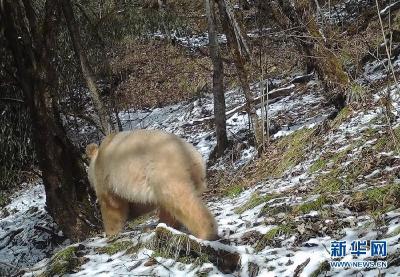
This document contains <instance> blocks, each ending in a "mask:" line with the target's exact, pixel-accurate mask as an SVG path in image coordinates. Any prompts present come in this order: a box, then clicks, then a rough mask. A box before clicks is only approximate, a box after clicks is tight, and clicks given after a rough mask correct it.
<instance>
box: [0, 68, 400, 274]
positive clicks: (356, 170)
mask: <svg viewBox="0 0 400 277" xmlns="http://www.w3.org/2000/svg"><path fill="white" fill-rule="evenodd" d="M395 69H396V70H398V69H399V67H398V63H397V62H395ZM362 78H363V79H368V78H370V79H374V80H383V79H384V78H385V74H384V72H383V71H382V69H380V67H379V64H377V63H376V64H375V65H374V64H373V63H371V64H368V65H367V66H366V67H365V73H364V75H363V77H362ZM294 80H296V78H294V76H292V77H288V78H284V79H280V80H272V82H273V84H274V86H275V89H273V90H271V91H270V95H271V97H272V96H276V95H277V94H280V96H279V97H277V98H275V99H272V101H271V103H270V104H269V108H268V111H269V117H270V120H271V125H273V126H276V127H274V128H272V129H274V132H273V133H272V135H271V143H270V145H269V146H268V147H267V149H266V153H265V155H264V156H262V157H259V158H258V157H257V153H256V151H255V149H254V147H252V146H250V143H249V142H248V138H247V136H246V134H247V131H246V130H247V129H248V118H247V116H246V114H245V113H244V112H243V111H242V109H238V110H235V107H237V106H238V105H239V104H240V103H243V99H242V97H241V95H240V93H239V92H238V91H237V90H232V91H229V92H227V93H226V97H227V110H228V112H227V114H229V115H230V117H229V119H228V122H227V125H228V131H229V137H230V139H231V140H232V141H233V142H234V145H236V146H237V147H233V149H235V150H231V151H228V152H227V154H226V155H225V156H224V157H223V158H221V159H220V160H217V161H216V162H214V163H213V164H210V167H209V173H210V175H211V178H209V180H210V181H209V191H208V192H207V195H206V196H205V201H207V205H208V206H209V208H210V209H211V211H212V212H213V214H214V215H215V217H216V220H217V222H218V227H219V235H220V236H221V239H220V240H219V241H215V242H208V241H201V240H198V239H196V238H194V237H193V236H188V235H185V234H184V233H181V232H179V231H176V230H173V229H171V228H169V227H167V226H165V225H163V224H158V225H157V218H156V217H154V216H152V215H150V216H148V217H143V218H140V219H138V220H136V221H134V222H129V223H128V224H127V228H126V230H125V231H126V232H124V233H122V234H121V235H119V236H118V237H115V238H112V239H109V240H107V239H106V238H104V237H102V236H98V237H93V238H90V239H87V240H85V241H82V242H80V243H76V244H71V243H70V242H69V241H68V240H64V237H63V235H62V232H59V231H57V228H56V226H55V224H54V223H53V221H52V219H51V218H50V216H49V215H48V214H47V213H46V211H45V209H44V205H45V196H44V188H43V185H42V184H41V182H40V180H39V181H38V182H36V183H33V184H29V185H28V186H27V189H25V190H23V191H22V192H18V193H16V194H15V197H14V198H13V200H12V202H11V204H9V205H8V206H6V207H5V208H4V209H2V210H1V214H0V268H2V271H0V274H1V273H2V272H3V274H6V272H8V273H11V272H13V274H17V273H18V272H19V273H18V275H24V276H54V275H64V274H66V275H68V276H136V275H137V276H144V275H146V276H211V275H212V276H223V275H228V276H348V275H356V274H357V273H360V274H362V276H378V275H379V274H386V275H385V276H394V275H396V276H397V274H399V272H400V258H399V257H400V244H399V240H400V207H399V203H400V199H399V198H400V197H399V195H400V184H399V179H398V176H399V173H400V159H399V156H398V153H399V152H398V148H397V147H398V146H399V144H398V141H397V138H398V135H400V118H399V116H398V113H399V112H400V91H399V89H398V87H397V86H396V85H394V86H391V87H388V88H386V87H382V88H381V89H379V90H376V91H374V92H372V93H371V95H372V96H371V97H366V98H365V99H364V101H362V103H361V104H359V105H357V106H356V107H354V106H353V107H352V106H349V107H346V108H344V109H343V110H342V111H341V112H340V113H339V114H338V115H337V116H336V117H335V118H334V119H333V120H329V119H328V117H329V116H330V115H331V114H332V113H333V112H334V111H335V109H334V107H330V106H327V105H326V103H325V100H324V97H323V95H322V93H323V90H322V89H321V88H320V87H319V85H318V82H317V81H316V80H313V79H311V80H308V81H306V82H305V83H297V82H296V81H294ZM252 89H253V91H254V94H255V96H256V95H257V92H258V91H259V83H255V84H253V85H252ZM388 89H389V90H390V96H391V99H392V106H391V111H390V112H387V111H386V109H385V107H384V106H383V105H382V102H383V101H381V100H382V99H383V96H384V95H385V94H387V91H388ZM282 92H284V93H282ZM212 104H213V100H212V95H209V94H204V95H202V96H200V97H198V98H197V99H195V100H193V101H186V102H182V103H179V104H175V105H170V106H166V107H162V108H156V109H146V110H139V111H138V110H136V111H133V110H132V111H126V112H123V113H121V114H120V117H121V119H122V122H123V125H124V129H127V130H130V129H137V128H148V129H163V130H167V131H169V132H173V133H175V134H177V135H180V136H182V137H183V138H185V139H187V140H188V141H190V142H191V143H193V144H194V145H195V146H196V148H197V149H198V150H199V151H200V152H201V153H202V155H203V156H204V157H205V158H206V159H207V158H208V157H209V155H210V153H211V151H212V149H213V147H214V146H215V137H214V131H213V129H212V124H211V121H210V118H211V114H212V107H213V105H212ZM230 111H233V112H230ZM258 112H260V110H258ZM389 118H391V119H392V120H391V122H390V121H389ZM389 122H390V124H389ZM272 129H271V130H272ZM355 240H359V241H368V246H367V247H366V249H369V245H370V243H369V242H370V241H371V240H385V241H386V242H387V257H371V255H369V251H366V252H367V253H366V254H361V255H354V254H351V253H350V251H351V250H354V249H350V245H351V243H352V242H353V241H355ZM332 241H345V242H346V243H347V255H344V256H343V257H336V258H334V257H332V256H331V250H332V249H331V242H332ZM52 253H56V254H54V255H52ZM339 260H340V261H356V260H357V261H385V262H387V268H383V269H374V268H366V269H356V268H352V267H349V266H347V267H345V268H333V267H331V266H330V264H329V262H331V261H339ZM6 276H7V275H6Z"/></svg>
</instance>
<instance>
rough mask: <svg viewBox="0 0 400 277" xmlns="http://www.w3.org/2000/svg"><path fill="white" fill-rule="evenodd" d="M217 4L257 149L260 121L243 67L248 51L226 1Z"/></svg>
mask: <svg viewBox="0 0 400 277" xmlns="http://www.w3.org/2000/svg"><path fill="white" fill-rule="evenodd" d="M217 3H218V9H219V14H220V17H221V22H222V28H223V29H224V32H225V34H226V38H227V40H228V45H229V47H230V48H231V53H232V57H233V60H234V63H235V67H236V71H237V74H238V78H239V82H240V85H241V87H242V90H243V94H244V97H245V99H246V112H247V114H248V115H249V118H250V122H251V124H252V125H253V131H254V138H255V146H256V148H257V149H258V148H259V146H260V145H261V138H262V133H261V127H260V121H259V118H258V116H257V113H256V109H255V106H254V98H253V95H252V93H251V90H250V85H249V80H248V73H247V70H246V66H245V65H246V59H248V58H249V57H250V51H249V49H248V46H247V44H246V41H245V39H244V37H245V35H244V34H243V33H242V31H241V30H240V28H239V25H238V23H237V21H236V20H235V18H234V15H233V13H232V11H231V10H230V9H228V6H227V3H226V1H225V0H217Z"/></svg>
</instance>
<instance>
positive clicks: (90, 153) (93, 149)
mask: <svg viewBox="0 0 400 277" xmlns="http://www.w3.org/2000/svg"><path fill="white" fill-rule="evenodd" d="M98 151H99V146H98V145H97V144H96V143H91V144H89V145H88V146H86V156H87V157H88V158H89V159H93V158H94V156H96V155H97V152H98Z"/></svg>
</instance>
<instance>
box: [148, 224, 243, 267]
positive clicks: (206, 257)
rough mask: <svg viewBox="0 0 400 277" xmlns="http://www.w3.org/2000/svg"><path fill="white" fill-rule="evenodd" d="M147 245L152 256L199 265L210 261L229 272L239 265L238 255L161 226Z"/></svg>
mask: <svg viewBox="0 0 400 277" xmlns="http://www.w3.org/2000/svg"><path fill="white" fill-rule="evenodd" d="M147 247H148V248H149V249H152V250H153V251H154V253H153V256H160V257H164V258H169V259H174V260H176V261H178V262H182V263H185V264H194V265H200V264H204V263H212V264H214V265H215V266H216V267H217V268H218V269H220V270H223V271H224V272H227V273H231V272H233V271H235V270H236V269H237V268H238V266H239V265H240V255H239V254H238V253H235V252H229V251H226V250H223V249H215V248H214V247H211V246H208V245H203V244H202V243H201V241H198V240H194V239H191V238H190V237H189V236H188V235H185V234H175V233H172V232H171V231H170V230H167V229H165V228H163V227H157V228H156V231H155V236H154V238H153V239H152V240H151V241H150V242H149V243H148V245H147Z"/></svg>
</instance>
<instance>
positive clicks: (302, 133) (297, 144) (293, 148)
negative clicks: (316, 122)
mask: <svg viewBox="0 0 400 277" xmlns="http://www.w3.org/2000/svg"><path fill="white" fill-rule="evenodd" d="M313 132H314V129H307V128H303V129H301V130H298V131H296V132H294V133H292V134H290V135H288V136H286V137H284V138H282V139H281V140H279V141H278V143H277V145H276V148H277V149H279V150H280V151H281V152H282V156H281V157H280V159H279V160H278V161H273V162H271V164H270V166H271V167H272V171H271V176H274V177H281V176H282V175H283V173H284V172H285V171H287V170H289V169H291V168H293V167H294V166H296V165H297V164H298V163H299V162H300V161H301V160H302V159H303V158H304V155H305V152H306V149H307V147H308V145H309V144H308V143H309V142H310V138H311V136H312V134H313Z"/></svg>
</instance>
